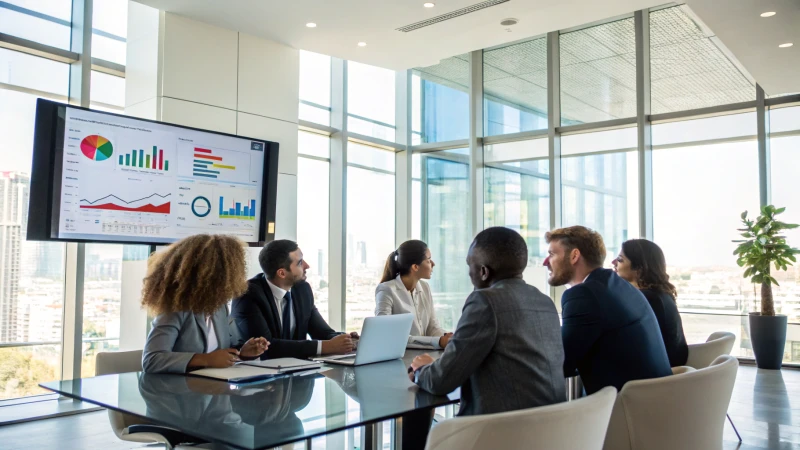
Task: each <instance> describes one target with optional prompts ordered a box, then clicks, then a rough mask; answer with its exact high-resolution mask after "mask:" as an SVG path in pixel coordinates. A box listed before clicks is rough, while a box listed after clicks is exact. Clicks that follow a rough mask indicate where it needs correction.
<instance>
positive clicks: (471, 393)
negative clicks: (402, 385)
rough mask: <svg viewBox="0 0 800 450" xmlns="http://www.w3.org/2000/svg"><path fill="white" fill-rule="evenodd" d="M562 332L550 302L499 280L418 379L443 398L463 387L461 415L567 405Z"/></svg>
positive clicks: (474, 301)
mask: <svg viewBox="0 0 800 450" xmlns="http://www.w3.org/2000/svg"><path fill="white" fill-rule="evenodd" d="M560 331H561V330H560V326H559V321H558V311H556V307H555V305H554V304H553V301H552V300H550V297H548V296H546V295H544V294H542V293H541V292H540V291H539V290H538V289H536V288H535V287H533V286H530V285H528V284H526V283H525V281H523V280H522V279H518V278H513V279H506V280H502V281H498V282H497V283H495V284H493V285H492V286H491V287H490V288H487V289H480V290H476V291H473V292H472V293H471V294H470V295H469V297H467V301H466V302H465V303H464V309H463V310H462V312H461V319H460V320H459V321H458V326H457V327H456V330H455V332H454V334H453V337H452V338H451V339H450V342H449V343H448V344H447V347H446V348H445V350H444V353H442V356H441V358H439V359H438V360H437V361H436V362H434V363H433V364H430V365H428V366H425V367H422V368H421V369H419V370H418V371H417V374H416V382H417V384H418V385H419V386H420V387H421V388H422V389H425V390H426V391H428V392H430V393H433V394H437V395H444V394H448V393H450V392H452V391H453V390H455V389H456V388H457V387H459V386H461V408H460V410H459V412H458V415H460V416H463V415H475V414H492V413H498V412H504V411H514V410H518V409H525V408H533V407H535V406H545V405H551V404H554V403H559V402H563V401H565V400H566V388H565V386H564V376H563V374H562V372H561V369H562V363H563V361H564V349H563V346H562V344H561V333H560Z"/></svg>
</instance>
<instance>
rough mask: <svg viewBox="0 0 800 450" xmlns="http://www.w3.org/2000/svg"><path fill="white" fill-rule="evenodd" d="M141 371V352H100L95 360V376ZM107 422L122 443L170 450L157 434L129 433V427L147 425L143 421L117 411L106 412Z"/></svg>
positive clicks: (168, 443) (170, 446) (169, 445)
mask: <svg viewBox="0 0 800 450" xmlns="http://www.w3.org/2000/svg"><path fill="white" fill-rule="evenodd" d="M141 371H142V351H141V350H134V351H130V352H100V353H98V354H97V358H96V360H95V369H94V373H95V375H98V376H99V375H112V374H117V373H127V372H141ZM108 421H109V422H111V429H112V430H114V434H116V435H117V437H118V438H120V439H122V440H123V441H130V442H140V443H147V444H154V443H159V444H164V445H165V446H166V449H167V450H170V449H172V445H171V444H170V442H169V440H167V438H165V437H164V436H162V435H160V434H158V433H130V432H129V429H128V427H130V426H131V425H140V424H148V422H147V421H146V420H144V419H140V418H138V417H136V416H132V415H130V414H123V413H121V412H118V411H112V410H110V409H109V410H108Z"/></svg>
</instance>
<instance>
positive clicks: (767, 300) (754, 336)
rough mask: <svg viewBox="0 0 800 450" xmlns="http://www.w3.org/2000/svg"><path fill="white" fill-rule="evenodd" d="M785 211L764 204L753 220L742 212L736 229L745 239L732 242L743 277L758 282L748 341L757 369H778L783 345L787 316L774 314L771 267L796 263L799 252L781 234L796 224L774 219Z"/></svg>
mask: <svg viewBox="0 0 800 450" xmlns="http://www.w3.org/2000/svg"><path fill="white" fill-rule="evenodd" d="M785 210H786V208H776V207H774V206H773V205H767V206H764V207H762V208H761V215H759V216H758V217H757V218H756V219H755V220H750V219H748V218H747V211H745V212H743V213H742V216H741V218H742V223H743V224H744V228H739V231H741V232H742V234H741V235H742V237H743V238H745V239H743V240H736V241H733V242H736V243H739V246H738V247H736V250H734V252H733V254H734V255H736V256H737V257H738V259H737V260H736V263H737V264H738V265H739V267H744V268H745V271H744V274H743V277H744V278H750V281H752V282H753V284H760V285H761V312H751V313H750V341H751V343H752V345H753V353H754V354H755V356H756V365H758V367H759V368H760V369H774V370H779V369H780V368H781V364H782V362H783V348H784V346H785V345H786V323H787V317H786V316H785V315H776V314H775V305H774V303H773V301H772V285H773V284H774V285H776V286H778V281H777V280H776V279H775V278H774V277H773V276H772V274H771V273H770V271H771V270H772V266H775V270H786V268H787V267H789V266H791V265H792V263H794V262H797V258H795V255H797V254H800V250H798V249H796V248H792V247H790V246H789V245H787V244H786V237H785V236H783V235H782V234H781V233H782V232H783V231H785V230H790V229H792V228H797V227H798V225H795V224H789V223H784V222H781V221H779V220H777V219H776V216H778V215H779V214H781V213H783V212H784V211H785Z"/></svg>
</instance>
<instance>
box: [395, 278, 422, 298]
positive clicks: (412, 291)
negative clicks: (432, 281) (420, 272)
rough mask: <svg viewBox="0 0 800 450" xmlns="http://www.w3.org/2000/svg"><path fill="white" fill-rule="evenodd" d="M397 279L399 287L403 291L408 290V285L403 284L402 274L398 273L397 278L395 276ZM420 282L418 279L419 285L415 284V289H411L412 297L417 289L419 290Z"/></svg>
mask: <svg viewBox="0 0 800 450" xmlns="http://www.w3.org/2000/svg"><path fill="white" fill-rule="evenodd" d="M395 281H396V282H397V287H398V288H400V289H401V290H403V291H408V289H406V285H405V284H403V279H402V278H401V276H400V275H398V276H397V278H395ZM419 283H420V282H419V281H418V282H417V285H416V286H414V289H412V290H411V296H412V297H413V296H414V295H416V294H417V291H418V290H419Z"/></svg>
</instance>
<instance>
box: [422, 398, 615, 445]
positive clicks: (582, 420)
mask: <svg viewBox="0 0 800 450" xmlns="http://www.w3.org/2000/svg"><path fill="white" fill-rule="evenodd" d="M615 397H616V389H615V388H613V387H606V388H604V389H601V390H600V391H598V392H596V393H594V394H592V395H590V396H588V397H584V398H581V399H579V400H575V401H571V402H564V403H558V404H555V405H549V406H542V407H539V408H530V409H523V410H519V411H512V412H507V413H498V414H486V415H481V416H471V417H458V418H455V419H450V420H446V421H444V422H442V423H440V424H438V425H436V426H435V427H434V428H433V429H432V430H431V433H430V435H429V436H428V443H427V445H426V446H425V448H426V450H450V449H452V450H456V449H457V450H484V449H485V450H489V449H491V450H494V449H498V448H502V449H508V450H515V449H526V450H537V449H541V450H544V449H554V448H575V449H578V448H579V449H582V450H600V449H601V448H602V444H603V438H604V437H605V434H606V429H607V427H608V419H609V417H610V416H611V408H612V406H613V404H614V399H615ZM575 430H580V432H578V433H576V432H575Z"/></svg>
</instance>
